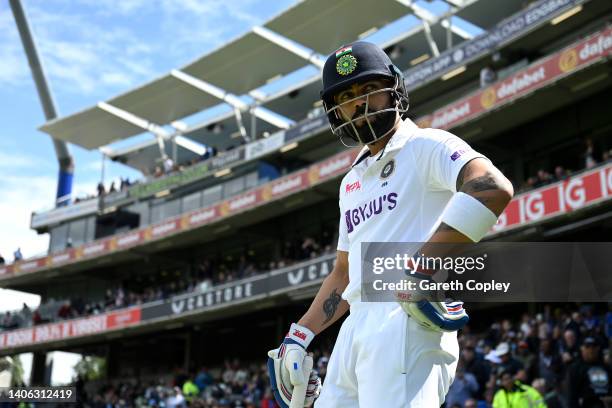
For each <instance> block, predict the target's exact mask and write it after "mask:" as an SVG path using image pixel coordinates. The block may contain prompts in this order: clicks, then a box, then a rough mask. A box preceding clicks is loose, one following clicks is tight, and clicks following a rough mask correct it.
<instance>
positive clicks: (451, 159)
mask: <svg viewBox="0 0 612 408" xmlns="http://www.w3.org/2000/svg"><path fill="white" fill-rule="evenodd" d="M437 139H438V141H437V143H430V144H429V145H430V146H431V150H430V151H429V154H427V155H426V157H425V158H426V160H427V161H428V162H429V166H428V167H429V174H428V178H427V180H428V185H429V188H431V189H432V190H450V191H452V192H454V193H456V192H457V188H456V187H457V177H458V176H459V172H460V171H461V169H462V168H463V166H465V165H466V164H467V163H468V162H469V161H470V160H472V159H475V158H477V157H483V158H485V159H487V157H486V156H485V155H483V154H481V153H478V152H477V151H475V150H474V149H472V148H471V147H470V145H468V144H467V143H466V142H464V141H463V140H462V139H461V138H459V137H457V136H455V135H453V134H451V133H448V132H442V134H441V135H440V137H438V138H437ZM487 160H488V159H487Z"/></svg>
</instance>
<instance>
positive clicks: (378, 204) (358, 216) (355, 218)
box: [344, 193, 397, 234]
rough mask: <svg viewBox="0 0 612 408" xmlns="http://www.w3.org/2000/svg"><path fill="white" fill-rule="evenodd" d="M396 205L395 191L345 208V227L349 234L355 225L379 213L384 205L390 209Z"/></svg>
mask: <svg viewBox="0 0 612 408" xmlns="http://www.w3.org/2000/svg"><path fill="white" fill-rule="evenodd" d="M396 206H397V193H389V194H383V195H381V196H378V197H377V198H375V199H374V200H370V201H369V202H367V203H365V204H363V205H360V206H359V207H357V208H353V209H352V210H347V211H346V212H345V213H344V219H345V221H346V229H347V231H348V233H349V234H350V233H351V232H353V230H354V229H355V227H356V226H358V225H359V224H360V223H361V222H362V221H363V222H365V221H366V220H369V219H370V217H372V216H374V215H377V214H380V213H382V212H383V210H384V208H385V207H386V208H387V210H389V211H391V210H393V209H394V208H395V207H396Z"/></svg>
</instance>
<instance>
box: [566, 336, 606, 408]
mask: <svg viewBox="0 0 612 408" xmlns="http://www.w3.org/2000/svg"><path fill="white" fill-rule="evenodd" d="M610 381H612V371H611V370H610V367H608V366H606V365H605V364H603V362H602V361H601V357H600V355H599V345H598V344H597V341H596V340H595V339H594V338H593V337H587V338H585V339H584V342H583V343H582V346H581V347H580V358H579V359H577V361H575V362H574V363H573V364H572V365H571V366H570V367H569V369H568V374H567V400H568V403H569V405H570V406H571V407H577V408H578V407H588V408H603V407H604V404H603V402H602V401H601V397H604V396H609V395H611V394H612V393H611V391H612V389H611V384H610Z"/></svg>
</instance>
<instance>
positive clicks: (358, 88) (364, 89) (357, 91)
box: [334, 79, 392, 127]
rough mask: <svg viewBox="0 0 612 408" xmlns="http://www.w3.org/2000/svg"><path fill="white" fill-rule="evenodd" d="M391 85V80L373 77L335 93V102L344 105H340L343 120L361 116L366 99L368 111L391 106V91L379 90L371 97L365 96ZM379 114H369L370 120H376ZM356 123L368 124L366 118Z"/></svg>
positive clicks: (360, 125) (359, 125) (357, 124)
mask: <svg viewBox="0 0 612 408" xmlns="http://www.w3.org/2000/svg"><path fill="white" fill-rule="evenodd" d="M390 87H392V85H391V84H390V83H389V81H385V80H381V79H372V80H369V81H366V82H360V83H356V84H353V85H352V86H350V87H349V88H347V89H344V90H342V91H340V92H338V93H337V94H336V95H334V102H335V103H336V105H342V106H340V107H339V110H340V114H341V115H342V119H343V120H345V121H348V120H350V119H355V118H357V117H360V116H362V115H363V114H364V113H365V109H366V100H367V102H368V113H369V112H374V111H378V110H381V109H386V108H388V107H390V105H391V96H390V95H389V92H378V93H375V94H372V95H370V96H369V97H366V96H365V95H367V94H368V93H370V92H374V91H376V90H379V89H384V88H390ZM349 101H350V102H349ZM377 116H378V115H373V116H369V117H368V119H369V120H370V121H376V119H377ZM355 125H356V126H358V127H362V126H364V125H367V124H366V121H365V120H364V119H359V120H357V121H356V122H355Z"/></svg>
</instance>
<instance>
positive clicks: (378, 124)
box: [347, 105, 397, 144]
mask: <svg viewBox="0 0 612 408" xmlns="http://www.w3.org/2000/svg"><path fill="white" fill-rule="evenodd" d="M382 109H386V108H382ZM376 112H378V113H376ZM372 113H376V114H374V115H371V116H368V118H367V119H366V118H365V117H364V116H363V115H364V114H365V107H364V106H363V105H361V106H358V107H357V109H356V110H355V113H354V114H353V118H352V119H351V121H353V124H354V125H355V129H356V130H357V135H354V133H355V131H354V129H353V128H352V127H350V129H347V130H348V131H349V132H350V133H351V134H353V136H354V137H353V138H355V137H356V138H357V141H358V142H361V143H363V144H370V143H373V142H375V141H376V140H378V139H380V138H381V137H382V136H383V135H385V134H386V133H387V132H389V130H391V128H393V125H394V124H395V119H396V117H397V116H396V115H397V112H396V111H395V110H389V111H385V112H379V111H378V110H373V111H371V112H369V114H372ZM360 119H361V120H360ZM368 121H369V122H370V125H371V128H370V126H369V125H368Z"/></svg>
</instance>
